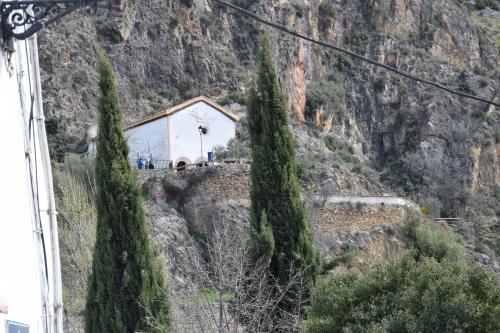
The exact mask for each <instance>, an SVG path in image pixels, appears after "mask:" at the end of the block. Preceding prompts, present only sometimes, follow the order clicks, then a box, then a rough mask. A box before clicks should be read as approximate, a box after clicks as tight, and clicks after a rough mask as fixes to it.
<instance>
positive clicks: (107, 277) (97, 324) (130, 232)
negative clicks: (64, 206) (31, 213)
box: [85, 56, 169, 333]
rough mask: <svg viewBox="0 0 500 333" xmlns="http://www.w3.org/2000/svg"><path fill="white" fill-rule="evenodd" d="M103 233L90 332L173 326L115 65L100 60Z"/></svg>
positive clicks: (128, 332)
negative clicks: (136, 175)
mask: <svg viewBox="0 0 500 333" xmlns="http://www.w3.org/2000/svg"><path fill="white" fill-rule="evenodd" d="M99 72H100V81H99V88H100V93H101V96H100V104H99V133H98V137H97V157H96V184H97V198H96V199H97V200H96V203H97V236H96V244H95V250H94V258H93V265H92V274H91V277H90V281H89V287H88V288H89V289H88V294H87V304H86V309H85V326H86V332H88V333H104V332H117V333H118V332H119V333H122V332H123V333H132V332H135V331H136V330H139V329H144V330H147V331H149V332H151V331H154V329H152V328H151V327H150V320H151V319H153V318H154V320H155V321H156V323H155V324H161V325H167V324H168V313H169V304H168V299H167V293H166V289H165V281H164V277H163V274H162V271H161V266H160V265H159V263H158V261H157V260H156V259H155V258H154V255H153V251H152V249H151V245H150V242H149V238H148V230H147V227H146V222H145V217H144V211H143V207H142V199H141V195H140V189H139V185H138V184H137V181H136V180H135V178H134V177H133V175H132V173H131V168H130V164H129V162H128V152H129V149H128V145H127V142H126V140H125V138H124V136H123V132H122V127H123V124H122V114H121V111H120V107H119V104H118V95H117V92H116V86H115V78H114V73H113V69H112V66H111V64H110V63H109V61H108V60H107V59H106V58H105V57H104V56H101V57H100V59H99Z"/></svg>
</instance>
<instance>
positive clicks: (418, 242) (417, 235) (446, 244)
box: [401, 215, 463, 261]
mask: <svg viewBox="0 0 500 333" xmlns="http://www.w3.org/2000/svg"><path fill="white" fill-rule="evenodd" d="M401 232H402V234H403V236H404V238H405V245H406V247H407V248H409V249H411V250H413V251H414V254H415V256H416V257H417V258H419V259H421V258H424V257H429V258H434V259H436V260H437V261H443V260H453V261H461V260H462V259H463V249H462V247H461V246H460V245H459V244H458V238H457V236H456V235H455V234H454V233H453V232H452V231H450V230H447V229H444V227H443V226H440V225H436V224H424V223H422V220H421V218H420V217H419V216H417V215H414V216H410V217H408V219H407V220H406V221H405V224H404V225H403V227H402V228H401Z"/></svg>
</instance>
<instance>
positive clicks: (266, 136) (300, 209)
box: [248, 36, 320, 310]
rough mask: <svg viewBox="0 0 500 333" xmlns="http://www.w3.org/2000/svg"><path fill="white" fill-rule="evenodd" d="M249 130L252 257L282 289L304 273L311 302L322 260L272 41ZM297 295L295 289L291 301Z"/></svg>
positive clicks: (253, 97)
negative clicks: (302, 186)
mask: <svg viewBox="0 0 500 333" xmlns="http://www.w3.org/2000/svg"><path fill="white" fill-rule="evenodd" d="M248 125H249V131H250V139H251V148H252V168H251V194H250V196H251V203H252V204H251V212H250V214H251V215H250V219H251V241H250V245H251V248H252V251H253V253H254V256H255V258H256V259H259V260H262V261H266V260H267V262H268V263H269V268H270V272H271V274H272V275H273V276H274V278H275V280H276V281H278V283H279V284H280V285H283V286H286V285H287V284H288V283H289V282H290V281H289V279H290V273H291V272H292V271H295V272H296V271H299V272H301V273H302V274H303V277H304V278H305V279H304V281H305V282H306V283H305V287H306V290H304V291H305V293H306V296H308V293H309V290H310V288H311V286H312V284H313V283H314V280H315V277H316V276H317V274H318V273H319V269H320V260H319V255H318V253H317V251H316V250H315V248H314V246H313V244H312V236H311V232H310V230H309V224H308V217H307V209H306V206H305V203H304V202H303V201H302V199H301V197H300V187H299V184H298V181H297V165H296V161H295V151H294V139H293V136H292V133H291V131H290V129H289V127H288V111H287V107H286V104H285V97H284V94H283V92H282V91H281V88H280V87H279V85H278V80H277V77H276V71H275V69H274V65H273V61H272V57H271V52H270V42H269V38H268V37H267V36H265V37H264V38H263V39H262V48H261V52H260V55H259V66H258V70H257V79H256V82H255V84H254V86H253V88H252V89H251V90H250V96H249V105H248ZM296 291H297V290H293V288H292V290H291V291H290V295H288V296H289V298H293V297H294V296H293V292H296ZM293 306H294V303H293V301H290V300H289V301H285V302H283V304H282V308H287V309H288V310H290V309H291V307H293Z"/></svg>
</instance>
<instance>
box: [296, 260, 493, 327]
mask: <svg viewBox="0 0 500 333" xmlns="http://www.w3.org/2000/svg"><path fill="white" fill-rule="evenodd" d="M304 326H305V332H307V333H337V332H338V333H340V332H372V333H375V332H411V333H417V332H430V333H432V332H436V333H437V332H499V331H500V282H499V280H498V277H496V276H495V275H493V274H491V273H488V272H486V271H484V270H482V269H481V268H478V267H471V266H463V265H461V264H457V263H453V262H446V261H445V262H441V263H440V262H438V261H436V260H434V259H432V258H427V259H424V260H422V261H421V262H418V261H416V260H415V259H414V258H412V257H411V256H404V257H403V258H402V259H400V260H398V261H395V262H391V263H389V264H385V265H380V266H377V267H375V268H374V269H373V270H372V271H370V272H369V273H367V274H365V275H358V274H352V273H351V274H341V275H338V276H335V277H334V278H326V279H325V280H323V281H321V282H320V283H319V284H318V286H317V287H316V288H315V290H314V292H313V295H312V304H311V307H310V309H309V315H308V319H307V321H306V323H305V325H304Z"/></svg>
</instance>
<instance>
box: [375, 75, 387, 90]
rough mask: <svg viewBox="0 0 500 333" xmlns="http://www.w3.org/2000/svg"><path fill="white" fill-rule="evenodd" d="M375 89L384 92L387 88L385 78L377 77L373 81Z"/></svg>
mask: <svg viewBox="0 0 500 333" xmlns="http://www.w3.org/2000/svg"><path fill="white" fill-rule="evenodd" d="M373 88H375V90H376V91H378V92H381V91H383V90H384V88H385V77H383V76H377V78H375V80H374V81H373Z"/></svg>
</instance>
